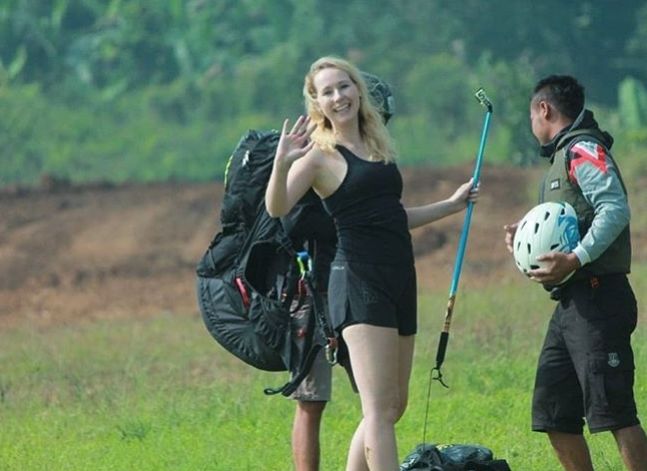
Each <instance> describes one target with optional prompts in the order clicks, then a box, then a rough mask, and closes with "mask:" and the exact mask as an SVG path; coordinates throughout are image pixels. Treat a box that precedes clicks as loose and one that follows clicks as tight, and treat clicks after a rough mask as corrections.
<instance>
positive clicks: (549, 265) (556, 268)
mask: <svg viewBox="0 0 647 471" xmlns="http://www.w3.org/2000/svg"><path fill="white" fill-rule="evenodd" d="M537 261H538V262H543V265H544V267H543V268H538V269H536V270H530V271H529V272H528V276H529V277H530V279H531V280H533V281H536V282H537V283H544V284H549V285H557V284H559V283H560V282H561V281H562V280H563V279H564V278H566V276H567V275H569V274H570V273H571V272H573V271H575V270H577V269H578V268H580V266H581V265H580V260H579V259H578V258H577V255H575V254H574V253H564V252H549V253H547V254H544V255H541V256H539V257H537Z"/></svg>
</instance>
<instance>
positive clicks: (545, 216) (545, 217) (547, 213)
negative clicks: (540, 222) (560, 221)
mask: <svg viewBox="0 0 647 471" xmlns="http://www.w3.org/2000/svg"><path fill="white" fill-rule="evenodd" d="M549 217H550V212H548V211H546V212H545V213H544V221H546V220H548V218H549Z"/></svg>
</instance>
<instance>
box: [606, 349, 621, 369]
mask: <svg viewBox="0 0 647 471" xmlns="http://www.w3.org/2000/svg"><path fill="white" fill-rule="evenodd" d="M607 364H608V365H609V366H610V367H611V368H617V367H618V366H620V355H618V352H610V353H609V354H608V356H607Z"/></svg>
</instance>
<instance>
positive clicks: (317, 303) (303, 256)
mask: <svg viewBox="0 0 647 471" xmlns="http://www.w3.org/2000/svg"><path fill="white" fill-rule="evenodd" d="M297 262H298V263H299V268H300V269H301V279H302V280H303V281H304V283H305V286H306V288H307V291H308V294H309V295H310V297H311V298H312V304H313V307H314V312H315V319H316V320H317V326H318V327H319V330H320V332H321V335H322V336H323V338H324V339H326V346H325V349H326V360H328V363H330V364H331V365H335V364H337V352H338V350H339V342H338V341H337V336H336V335H335V331H334V330H333V328H332V326H331V325H330V322H329V321H328V317H327V316H326V312H325V309H324V303H323V299H322V296H321V293H319V292H318V291H317V290H316V289H315V287H314V275H313V273H312V259H311V258H310V256H309V255H308V252H305V251H303V252H299V253H297Z"/></svg>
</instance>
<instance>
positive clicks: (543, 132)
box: [530, 99, 552, 146]
mask: <svg viewBox="0 0 647 471" xmlns="http://www.w3.org/2000/svg"><path fill="white" fill-rule="evenodd" d="M549 110H550V105H549V104H548V103H547V102H546V101H544V100H536V99H533V100H531V102H530V128H531V129H532V133H533V135H534V136H535V138H537V141H538V142H539V144H540V145H542V146H543V145H544V144H547V143H548V142H550V140H551V138H552V136H551V135H550V129H549V126H548V124H549V123H548V120H547V115H548V113H549Z"/></svg>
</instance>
